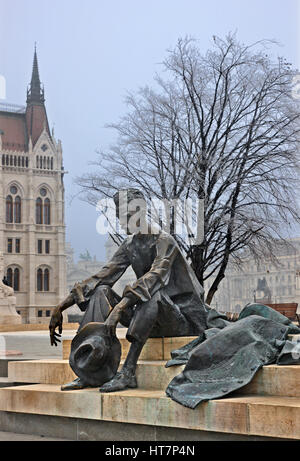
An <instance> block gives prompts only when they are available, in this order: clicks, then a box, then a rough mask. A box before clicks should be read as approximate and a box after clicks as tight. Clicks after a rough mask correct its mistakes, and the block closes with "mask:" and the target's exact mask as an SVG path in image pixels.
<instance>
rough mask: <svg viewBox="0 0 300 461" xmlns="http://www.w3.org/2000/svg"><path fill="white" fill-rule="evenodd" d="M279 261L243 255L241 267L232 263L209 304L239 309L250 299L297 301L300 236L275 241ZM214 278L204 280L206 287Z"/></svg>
mask: <svg viewBox="0 0 300 461" xmlns="http://www.w3.org/2000/svg"><path fill="white" fill-rule="evenodd" d="M276 256H277V259H278V264H277V265H276V264H274V263H272V262H271V261H261V262H260V263H259V264H257V263H256V262H255V261H254V259H253V258H248V259H245V262H244V263H243V264H242V265H241V267H239V268H236V267H234V266H233V265H232V264H231V265H229V268H228V269H227V271H226V276H225V278H224V279H223V280H222V282H221V284H220V286H219V289H218V291H217V293H216V294H215V296H214V298H213V301H212V304H211V305H212V306H213V307H215V308H217V309H219V310H221V311H224V312H240V311H241V309H242V308H243V307H244V306H245V305H246V304H247V303H249V302H253V301H258V302H265V303H274V304H279V303H294V302H296V303H298V304H299V305H300V238H294V239H290V240H289V241H288V243H287V244H286V245H283V244H280V245H279V244H278V246H277V249H276ZM212 283H213V278H212V279H211V280H209V279H208V280H207V282H206V283H205V289H206V291H207V290H208V289H209V288H210V286H211V284H212Z"/></svg>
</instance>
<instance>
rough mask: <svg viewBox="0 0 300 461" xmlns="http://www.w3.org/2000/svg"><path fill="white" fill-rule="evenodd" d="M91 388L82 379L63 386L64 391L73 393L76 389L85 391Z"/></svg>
mask: <svg viewBox="0 0 300 461" xmlns="http://www.w3.org/2000/svg"><path fill="white" fill-rule="evenodd" d="M86 387H89V386H88V385H87V384H86V383H85V382H83V381H82V380H81V379H80V378H76V379H74V381H72V382H71V383H67V384H63V385H62V386H61V390H62V391H73V390H76V389H85V388H86Z"/></svg>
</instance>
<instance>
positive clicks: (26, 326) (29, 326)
mask: <svg viewBox="0 0 300 461" xmlns="http://www.w3.org/2000/svg"><path fill="white" fill-rule="evenodd" d="M48 329H49V322H48V323H22V324H19V325H9V324H7V325H1V324H0V333H4V332H9V331H38V330H48ZM63 329H64V330H77V329H78V323H64V324H63Z"/></svg>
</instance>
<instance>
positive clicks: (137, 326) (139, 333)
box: [122, 293, 160, 374]
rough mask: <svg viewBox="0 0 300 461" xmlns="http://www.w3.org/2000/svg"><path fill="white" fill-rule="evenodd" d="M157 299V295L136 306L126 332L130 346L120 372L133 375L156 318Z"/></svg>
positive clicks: (158, 297)
mask: <svg viewBox="0 0 300 461" xmlns="http://www.w3.org/2000/svg"><path fill="white" fill-rule="evenodd" d="M159 299H160V296H159V293H158V294H157V295H154V296H153V297H152V299H151V300H150V301H148V302H145V303H142V304H140V305H138V306H137V308H136V311H135V313H134V315H133V318H132V320H131V322H130V325H129V328H128V330H127V335H126V338H127V339H128V341H130V342H131V345H130V349H129V351H128V354H127V357H126V360H125V362H124V365H123V368H122V371H123V370H126V371H128V372H130V373H131V374H134V373H135V370H136V365H137V361H138V358H139V356H140V353H141V351H142V349H143V346H144V344H145V342H146V341H147V339H148V338H149V335H150V333H151V330H152V328H153V326H154V325H155V322H156V320H157V317H158V310H159V305H158V301H159Z"/></svg>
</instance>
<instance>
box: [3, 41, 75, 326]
mask: <svg viewBox="0 0 300 461" xmlns="http://www.w3.org/2000/svg"><path fill="white" fill-rule="evenodd" d="M63 177H64V168H63V157H62V147H61V142H60V141H59V140H58V141H56V140H55V138H54V135H53V133H50V130H49V124H48V119H47V112H46V107H45V97H44V88H43V86H42V84H41V82H40V77H39V70H38V61H37V54H36V50H35V52H34V60H33V69H32V77H31V82H30V85H29V87H28V90H27V101H26V107H19V106H14V105H5V104H1V105H0V190H1V199H0V253H3V255H4V263H5V276H6V278H7V283H8V284H9V285H11V286H12V287H13V288H14V290H15V296H16V298H17V311H18V313H19V314H20V315H21V316H22V322H23V323H48V322H49V317H50V315H51V311H52V309H53V307H54V306H56V304H57V303H58V302H59V301H61V300H62V299H63V298H64V297H65V295H66V255H65V221H64V184H63Z"/></svg>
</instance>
